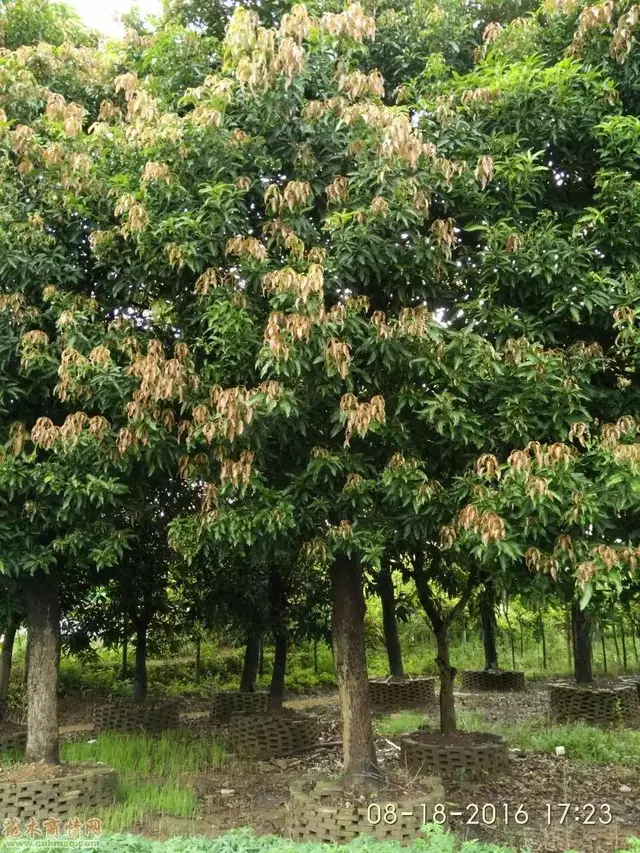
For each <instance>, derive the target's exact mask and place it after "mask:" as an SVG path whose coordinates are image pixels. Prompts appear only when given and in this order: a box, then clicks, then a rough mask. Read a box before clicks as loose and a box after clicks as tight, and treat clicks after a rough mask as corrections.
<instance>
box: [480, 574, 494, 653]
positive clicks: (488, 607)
mask: <svg viewBox="0 0 640 853" xmlns="http://www.w3.org/2000/svg"><path fill="white" fill-rule="evenodd" d="M480 621H481V623H482V644H483V646H484V668H485V670H486V669H498V650H497V648H496V606H495V594H494V590H493V582H492V581H491V580H487V581H485V586H484V592H483V594H482V596H481V598H480Z"/></svg>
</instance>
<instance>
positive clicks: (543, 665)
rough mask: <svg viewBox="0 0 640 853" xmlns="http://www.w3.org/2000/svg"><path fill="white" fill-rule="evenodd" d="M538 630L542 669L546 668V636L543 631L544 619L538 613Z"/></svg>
mask: <svg viewBox="0 0 640 853" xmlns="http://www.w3.org/2000/svg"><path fill="white" fill-rule="evenodd" d="M538 629H539V631H540V640H541V641H542V668H543V669H546V668H547V635H546V633H545V630H544V619H543V618H542V613H538Z"/></svg>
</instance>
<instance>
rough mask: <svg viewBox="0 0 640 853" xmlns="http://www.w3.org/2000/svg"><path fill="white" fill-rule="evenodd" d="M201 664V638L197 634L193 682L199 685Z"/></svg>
mask: <svg viewBox="0 0 640 853" xmlns="http://www.w3.org/2000/svg"><path fill="white" fill-rule="evenodd" d="M201 662H202V637H201V636H200V633H199V632H198V635H197V636H196V671H195V680H196V684H200V668H201Z"/></svg>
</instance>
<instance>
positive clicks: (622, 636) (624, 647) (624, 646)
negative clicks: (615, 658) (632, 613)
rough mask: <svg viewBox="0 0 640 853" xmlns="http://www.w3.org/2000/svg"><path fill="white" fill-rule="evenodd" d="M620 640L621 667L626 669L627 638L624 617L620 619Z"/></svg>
mask: <svg viewBox="0 0 640 853" xmlns="http://www.w3.org/2000/svg"><path fill="white" fill-rule="evenodd" d="M620 641H621V643H622V668H623V670H624V671H625V672H626V671H627V638H626V635H625V632H624V619H621V620H620Z"/></svg>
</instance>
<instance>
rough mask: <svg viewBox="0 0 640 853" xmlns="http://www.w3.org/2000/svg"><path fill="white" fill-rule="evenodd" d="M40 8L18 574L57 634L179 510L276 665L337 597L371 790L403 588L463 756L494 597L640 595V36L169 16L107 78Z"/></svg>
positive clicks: (13, 270)
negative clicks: (79, 601) (308, 595)
mask: <svg viewBox="0 0 640 853" xmlns="http://www.w3.org/2000/svg"><path fill="white" fill-rule="evenodd" d="M3 8H4V7H3ZM29 8H30V7H28V6H27V5H24V6H23V4H22V3H13V4H7V6H6V10H5V11H4V18H3V32H4V38H5V45H6V49H5V50H4V51H3V53H2V55H1V56H0V107H1V109H2V112H1V113H0V148H1V150H2V155H3V156H2V165H1V167H0V198H1V199H2V213H1V214H0V216H1V219H0V247H1V250H0V282H1V291H2V295H1V297H0V299H1V302H0V307H1V308H2V314H1V319H0V322H1V323H2V343H1V344H0V360H1V365H2V379H1V380H0V382H2V385H1V389H2V396H1V401H0V431H1V433H2V437H3V441H4V443H5V451H4V453H3V456H2V459H1V460H0V483H1V484H2V487H3V497H2V500H3V515H2V518H1V519H0V541H2V546H3V547H2V560H3V571H5V572H7V573H8V574H11V575H13V576H20V577H30V576H33V578H34V579H35V580H37V581H38V583H40V584H41V586H40V589H41V590H44V589H45V588H46V587H47V584H49V585H50V586H51V589H50V590H49V593H50V594H49V595H48V596H42V598H43V600H44V599H46V600H47V601H48V602H49V604H48V605H47V607H48V614H49V617H48V618H49V624H53V622H55V621H56V619H55V610H56V607H57V604H55V599H56V596H57V591H56V588H55V584H57V583H61V584H62V585H63V586H64V585H65V584H67V585H72V584H73V579H74V578H77V577H78V576H82V578H83V579H86V581H87V583H89V585H91V584H95V585H99V584H103V583H104V582H105V578H106V577H107V576H108V573H109V572H112V571H113V570H114V569H113V567H114V566H116V565H118V564H120V565H121V566H126V561H125V562H123V557H122V553H123V549H124V548H126V547H131V548H132V549H134V550H132V553H134V554H135V542H136V538H135V537H136V535H138V534H137V532H136V522H135V517H136V516H135V513H136V510H137V508H139V505H140V501H141V500H143V501H144V500H146V501H147V502H148V504H149V506H148V507H147V511H149V507H151V508H152V507H153V501H154V497H153V495H154V494H155V495H156V496H157V494H158V492H157V484H158V482H160V483H162V482H163V481H164V480H165V479H166V480H167V481H168V482H169V484H170V487H171V488H173V485H174V484H175V483H177V482H178V481H182V483H183V485H182V486H176V489H178V491H179V490H180V489H182V490H183V491H184V493H185V494H186V495H188V496H189V498H188V500H186V501H185V502H184V505H183V506H182V507H181V509H180V511H179V512H172V513H171V514H170V515H171V521H170V523H169V524H168V525H167V524H165V522H166V519H164V520H163V529H164V527H165V526H166V527H168V529H169V537H168V542H169V543H170V545H171V547H172V548H173V549H174V550H175V551H176V552H177V553H178V554H179V555H180V558H181V559H184V560H185V561H187V562H189V561H190V562H191V564H192V565H193V566H194V567H195V566H199V568H198V571H202V566H203V565H205V566H206V565H207V564H206V562H205V563H204V564H203V555H207V556H208V557H209V558H210V559H211V560H212V562H215V565H213V564H212V565H211V569H210V572H211V576H212V577H214V576H215V575H216V573H218V574H217V576H218V581H216V582H212V588H214V589H215V588H216V587H217V588H218V589H224V583H220V582H219V579H220V572H222V573H223V574H224V573H225V572H229V573H230V576H234V575H235V573H238V566H242V565H243V562H242V561H246V567H247V568H246V572H247V577H252V578H253V577H257V576H264V577H265V578H268V581H266V582H267V583H268V585H269V590H270V591H271V593H273V595H272V597H271V612H272V615H273V620H272V627H273V628H274V631H276V632H277V630H279V629H278V626H279V628H280V629H282V630H281V633H282V636H283V637H284V636H285V634H286V633H287V632H288V631H289V628H288V626H287V620H286V618H285V616H284V612H285V609H286V608H285V602H286V603H287V606H288V604H289V603H290V600H291V599H293V598H294V597H295V588H296V587H300V586H304V585H306V584H309V583H310V580H309V579H310V578H314V579H315V583H316V584H317V585H318V586H321V587H323V590H324V596H325V600H327V599H328V597H329V595H330V591H331V595H332V600H333V626H332V640H333V647H334V655H335V662H336V669H337V673H338V679H339V684H340V689H341V695H342V707H343V720H344V750H345V770H346V774H347V777H348V778H349V779H351V780H352V781H356V782H358V783H360V784H364V785H366V784H371V783H372V780H373V779H374V778H375V776H376V775H377V770H376V759H375V754H374V749H373V739H372V734H371V726H370V716H369V705H368V688H367V681H366V668H365V660H364V639H363V637H364V635H363V616H364V604H363V593H362V577H363V572H370V573H373V574H376V573H378V572H380V571H381V570H387V569H388V568H389V566H391V565H392V566H394V567H398V568H400V569H401V570H402V571H403V573H404V574H405V575H406V576H410V577H413V578H414V580H415V581H416V585H417V588H418V593H419V598H420V601H421V603H422V605H423V606H424V608H425V610H426V612H427V614H428V616H429V618H430V619H431V622H432V624H433V627H434V629H435V630H436V633H437V634H438V643H439V645H438V664H439V667H440V672H441V677H442V697H443V700H442V702H443V704H442V725H443V729H445V730H448V729H451V728H453V727H454V726H455V717H454V715H453V707H452V701H451V699H452V692H451V689H452V688H451V684H452V675H453V673H452V670H451V667H450V665H449V662H448V651H447V628H448V625H449V624H450V619H451V618H452V616H453V615H454V614H455V612H457V610H458V609H459V608H461V607H462V606H464V604H465V603H466V602H467V601H468V600H469V597H470V596H471V594H472V593H473V590H474V589H475V588H476V587H477V586H478V585H480V584H482V583H483V582H484V581H485V580H486V578H487V577H489V576H495V579H496V580H499V579H500V578H505V577H507V576H515V575H517V574H518V573H520V574H521V575H524V574H525V573H524V571H523V569H524V567H525V561H526V566H527V567H528V569H529V570H534V571H543V572H547V574H548V575H549V576H550V577H551V578H552V579H553V580H554V581H555V580H556V579H557V576H558V575H559V573H560V572H562V573H563V577H566V578H568V579H569V580H570V584H569V585H570V587H571V589H573V588H576V587H577V589H578V595H579V596H580V597H582V604H583V605H585V604H586V603H587V598H588V595H585V594H584V590H585V589H587V590H588V591H590V590H591V589H592V588H593V587H594V583H595V581H593V578H594V577H595V575H596V574H597V573H598V572H600V573H602V574H604V575H606V579H605V580H603V581H602V584H601V585H602V588H603V589H604V588H610V587H611V586H613V587H614V588H618V589H619V588H621V587H622V585H623V579H624V577H625V576H626V574H627V573H629V572H631V573H633V571H634V570H635V565H636V559H637V556H638V553H637V536H638V531H637V525H636V524H635V522H634V518H635V517H636V513H637V506H638V486H637V473H638V453H637V448H638V443H637V428H638V420H637V419H638V402H639V397H638V394H639V385H638V380H637V369H638V353H639V343H640V337H639V334H640V333H639V331H638V315H639V313H640V311H639V307H638V306H639V304H640V299H639V294H638V274H637V267H638V261H639V260H640V251H639V250H640V246H639V245H638V236H637V229H636V228H635V227H634V224H635V221H636V218H637V213H636V208H637V206H638V205H637V203H636V195H637V180H636V178H637V169H638V150H639V149H638V141H639V140H640V133H639V130H638V129H639V128H640V118H639V117H638V115H637V113H638V105H637V102H636V94H635V92H636V88H637V82H636V79H637V75H638V71H637V70H636V69H637V68H638V56H639V54H638V51H637V49H636V42H635V35H634V31H635V28H636V26H637V24H638V23H639V22H640V12H638V7H636V6H631V5H629V4H627V3H618V4H614V5H612V4H611V3H604V4H602V5H596V6H587V5H585V4H581V3H578V2H571V0H562V2H561V0H556V2H545V3H544V4H542V5H541V6H539V7H538V6H537V5H535V4H533V3H517V2H513V3H506V4H495V3H480V2H478V3H474V4H460V3H457V2H453V0H451V2H449V0H447V2H442V3H440V4H436V3H433V2H418V3H412V4H393V5H391V4H389V6H388V7H387V5H386V4H385V5H383V6H382V7H379V8H376V10H375V11H374V10H373V9H372V8H369V5H368V4H364V5H360V4H359V3H352V4H351V5H349V6H347V7H346V8H344V9H343V8H342V6H341V5H339V6H338V5H335V4H331V3H329V4H327V5H326V6H324V5H322V4H321V3H318V4H316V5H310V6H309V7H308V8H307V7H305V6H303V5H300V4H295V5H291V6H290V7H289V6H288V5H287V7H286V8H284V7H281V5H280V4H267V5H263V4H261V5H260V7H259V9H258V7H257V6H256V9H253V8H251V6H248V7H247V8H240V7H238V8H235V7H233V8H231V7H226V6H220V7H217V6H212V5H210V4H197V3H192V4H186V5H180V7H178V6H174V5H173V4H171V3H169V4H167V7H166V10H165V16H164V19H163V21H162V22H160V24H159V26H158V28H157V29H156V30H153V29H152V28H151V27H148V26H147V25H146V24H145V23H144V22H141V21H138V20H134V19H133V18H131V19H130V20H129V25H130V27H129V30H128V35H127V39H126V41H125V43H122V44H119V43H114V44H110V45H108V46H107V47H106V48H103V49H101V50H97V49H96V48H95V45H94V43H93V41H92V36H90V35H89V34H87V33H86V32H85V31H84V30H83V29H82V28H81V27H79V25H78V24H77V22H76V21H74V19H73V18H72V17H70V16H67V15H66V13H65V12H64V11H61V10H60V9H57V7H54V6H51V7H45V11H44V12H42V14H41V15H40V17H39V16H38V15H39V14H40V13H38V14H36V12H35V11H34V10H31V11H29ZM23 10H26V11H24V12H23ZM42 39H45V40H46V41H43V40H42ZM590 435H593V436H598V437H597V438H595V439H591V438H589V436H590ZM507 460H508V461H507ZM154 489H156V491H154ZM196 493H197V495H198V500H197V504H198V505H197V506H195V503H196V501H195V499H194V498H193V496H194V495H195V494H196ZM145 495H146V497H145ZM24 518H28V519H29V524H28V525H24V524H23V523H21V520H22V519H24ZM558 543H560V544H558ZM162 547H164V542H163V544H162ZM558 550H559V551H560V552H561V554H560V555H559V554H558ZM148 562H149V565H148V567H147V568H141V570H142V571H144V572H147V573H153V571H154V566H153V562H154V561H153V560H149V561H148ZM587 565H588V567H589V568H588V569H587V568H586V566H587ZM194 571H195V568H194ZM105 572H106V573H107V574H105ZM314 572H315V574H314ZM256 573H257V574H256ZM260 573H263V574H262V575H261V574H260ZM240 574H241V572H240ZM587 574H588V577H587ZM51 578H54V579H55V584H52V582H51ZM588 582H589V583H590V584H591V586H590V587H587V583H588ZM25 583H26V587H27V588H30V586H31V585H32V584H33V582H31V583H30V582H29V581H26V582H25ZM151 586H153V584H151ZM325 586H326V589H324V587H325ZM276 587H277V588H278V590H279V591H278V592H277V594H276V592H274V590H275V589H276ZM329 587H330V590H329ZM285 589H286V591H285ZM443 591H444V592H446V593H447V595H448V596H451V597H454V598H455V597H458V604H457V605H456V606H455V607H454V609H453V610H452V611H450V612H448V613H447V612H445V611H444V610H443V609H442V607H441V606H440V602H439V597H440V596H441V593H442V592H443ZM30 601H31V603H32V607H35V603H34V601H35V600H34V596H33V594H32V595H29V594H27V616H29V602H30ZM32 617H33V619H35V618H36V614H35V612H34V613H32ZM40 617H41V619H44V620H45V621H46V614H40ZM283 645H284V640H283ZM52 649H53V645H52V644H51V643H49V645H47V643H46V642H45V640H43V641H42V654H43V659H44V658H46V659H47V660H48V661H49V663H48V666H49V674H50V676H51V678H53V675H52V673H53V671H54V669H55V660H54V657H53V654H52ZM31 677H32V676H31V673H30V678H31ZM37 678H38V675H37V673H36V674H34V675H33V685H32V688H33V692H34V695H35V693H36V692H37V691H38V690H41V689H42V686H41V684H39V682H38V681H37ZM51 678H50V679H49V681H51ZM34 707H36V703H35V702H34ZM34 714H35V711H34ZM32 722H33V725H34V726H35V723H36V717H35V716H34V718H33V721H32ZM34 738H35V736H34ZM49 739H50V741H51V742H52V739H53V733H52V731H51V727H50V729H49ZM30 751H31V754H32V755H34V756H35V755H38V754H42V749H39V748H37V747H36V745H35V739H34V740H33V743H32V745H31V747H30ZM44 752H45V753H46V757H51V756H55V748H54V746H52V745H51V743H50V744H49V747H48V752H47V750H44Z"/></svg>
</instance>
